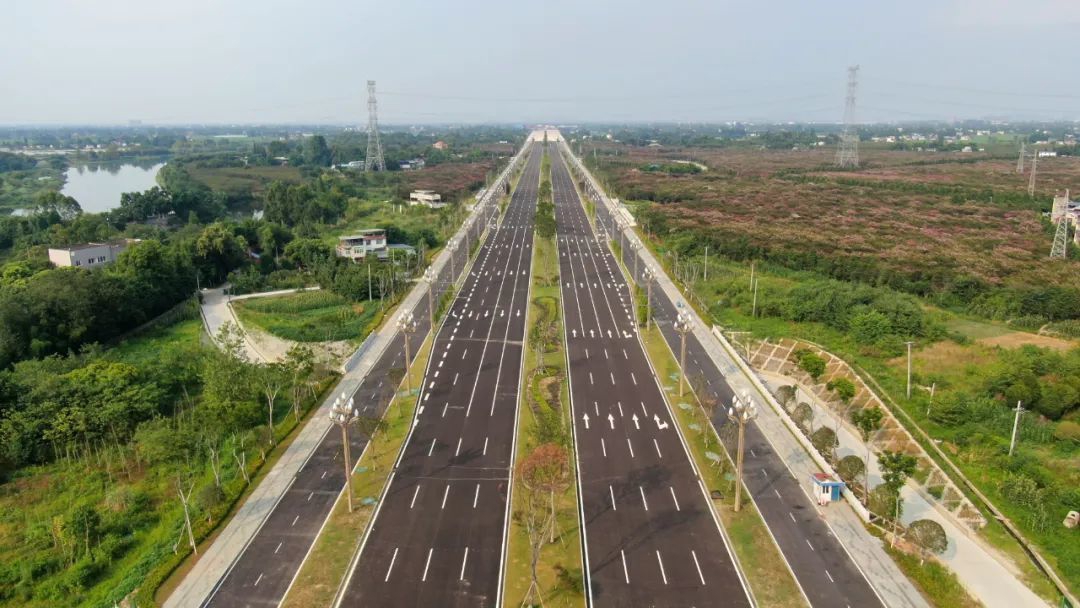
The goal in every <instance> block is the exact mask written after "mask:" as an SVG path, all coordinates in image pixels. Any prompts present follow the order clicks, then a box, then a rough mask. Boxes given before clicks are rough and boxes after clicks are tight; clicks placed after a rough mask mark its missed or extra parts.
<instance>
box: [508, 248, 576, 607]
mask: <svg viewBox="0 0 1080 608" xmlns="http://www.w3.org/2000/svg"><path fill="white" fill-rule="evenodd" d="M533 243H534V254H533V271H532V277H533V284H532V302H530V304H529V309H528V324H527V325H526V335H530V334H531V333H532V332H533V328H534V327H535V326H536V325H537V324H538V323H545V322H546V323H554V327H555V328H556V329H557V331H556V332H555V333H556V335H557V336H558V343H557V345H556V346H555V347H554V348H553V349H551V350H550V351H546V352H544V353H543V362H544V367H545V368H546V369H547V370H553V371H551V372H549V374H546V375H542V376H541V375H537V374H535V373H534V371H535V370H536V369H537V363H538V361H537V351H536V349H535V348H526V350H525V365H524V373H525V378H524V379H523V381H522V385H521V386H522V391H521V394H520V395H519V399H518V407H519V408H520V410H519V411H520V415H519V417H518V430H517V434H518V442H517V453H516V454H515V462H521V460H522V459H523V458H524V457H525V456H526V455H527V454H529V453H530V452H531V451H532V450H533V449H534V448H536V446H537V444H538V443H539V442H538V440H537V437H536V435H537V430H538V427H539V420H538V414H537V411H536V410H534V405H535V407H545V406H540V405H539V404H538V403H535V404H534V401H535V396H536V395H542V398H544V400H545V401H547V402H548V403H549V404H552V401H554V395H553V394H552V393H553V392H555V391H553V390H551V387H552V386H553V384H552V383H553V382H557V383H558V392H557V395H558V403H556V404H552V405H554V406H555V407H556V408H557V410H558V413H559V415H560V416H561V420H562V423H563V425H564V428H568V427H569V425H570V423H571V421H570V419H569V415H570V408H569V405H570V396H569V393H568V391H569V387H568V385H567V383H566V382H565V381H563V380H564V379H565V375H566V357H565V351H564V347H563V344H562V336H563V334H562V316H561V309H560V307H559V305H558V301H559V298H560V289H559V269H558V254H557V252H556V248H555V242H554V240H551V239H543V238H540V237H536V238H535V239H534V241H533ZM568 447H569V448H570V450H571V453H570V454H569V457H570V460H571V462H573V458H574V455H573V452H572V450H573V445H572V443H571V444H570V445H569V446H568ZM570 474H571V476H573V475H574V468H573V467H571V469H570ZM517 482H518V480H517V478H515V488H514V511H515V512H516V511H517V510H519V509H520V508H521V507H522V503H523V500H522V497H521V491H520V489H519V488H520V486H519V485H518V483H517ZM555 501H556V504H555V508H556V512H557V515H556V518H557V531H558V533H557V535H556V541H555V542H554V543H550V544H546V545H544V547H543V548H542V549H541V553H540V560H539V564H538V566H537V578H538V580H539V584H540V595H541V597H542V598H543V602H544V605H545V606H584V605H585V596H584V588H583V586H582V585H583V571H582V557H581V536H580V530H579V521H578V511H577V504H578V496H577V485H576V483H575V480H574V479H571V480H570V484H569V486H568V488H567V490H566V491H565V492H562V493H560V494H558V495H557V496H556V498H555ZM509 523H510V533H509V537H508V544H509V546H508V548H507V556H506V592H505V594H504V598H503V606H505V607H507V608H512V607H517V606H521V605H522V602H523V600H524V599H525V594H526V592H527V591H528V589H529V584H530V582H531V571H530V560H531V557H532V555H531V549H530V547H529V539H528V534H527V532H526V530H525V527H524V526H523V525H522V524H521V523H520V522H519V521H518V518H517V517H514V518H513V520H512V521H511V522H509Z"/></svg>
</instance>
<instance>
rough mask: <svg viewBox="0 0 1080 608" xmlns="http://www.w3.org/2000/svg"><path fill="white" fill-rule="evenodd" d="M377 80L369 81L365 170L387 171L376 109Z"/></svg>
mask: <svg viewBox="0 0 1080 608" xmlns="http://www.w3.org/2000/svg"><path fill="white" fill-rule="evenodd" d="M376 105H377V104H376V102H375V81H374V80H369V81H367V160H365V161H364V170H365V171H386V162H385V161H383V155H382V142H380V141H379V117H378V114H377V111H376Z"/></svg>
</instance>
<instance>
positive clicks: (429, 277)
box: [424, 266, 435, 348]
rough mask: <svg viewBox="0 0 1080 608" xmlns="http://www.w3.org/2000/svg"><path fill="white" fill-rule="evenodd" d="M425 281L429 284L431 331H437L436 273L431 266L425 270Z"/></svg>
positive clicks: (429, 320) (433, 345)
mask: <svg viewBox="0 0 1080 608" xmlns="http://www.w3.org/2000/svg"><path fill="white" fill-rule="evenodd" d="M424 281H425V282H426V283H427V299H428V322H429V323H430V329H431V331H435V291H434V287H435V271H434V270H433V269H432V267H431V266H428V267H427V268H425V269H424ZM431 346H432V348H434V347H435V342H434V341H432V343H431Z"/></svg>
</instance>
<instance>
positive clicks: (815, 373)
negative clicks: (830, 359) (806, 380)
mask: <svg viewBox="0 0 1080 608" xmlns="http://www.w3.org/2000/svg"><path fill="white" fill-rule="evenodd" d="M794 354H795V359H796V360H797V361H798V362H799V368H801V369H802V370H803V371H804V372H806V373H808V374H810V377H811V378H813V379H814V380H817V379H818V378H819V377H821V374H824V373H825V359H822V358H821V357H820V356H819V355H817V354H815V353H812V352H810V351H809V350H806V349H801V350H797V351H795V353H794Z"/></svg>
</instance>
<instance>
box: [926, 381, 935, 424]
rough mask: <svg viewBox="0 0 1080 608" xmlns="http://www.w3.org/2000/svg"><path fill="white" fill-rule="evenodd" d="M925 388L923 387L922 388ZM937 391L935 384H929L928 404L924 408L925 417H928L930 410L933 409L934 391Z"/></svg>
mask: <svg viewBox="0 0 1080 608" xmlns="http://www.w3.org/2000/svg"><path fill="white" fill-rule="evenodd" d="M923 388H924V389H925V388H926V387H925V386H924V387H923ZM935 390H937V382H933V383H931V384H930V404H929V405H927V406H926V417H927V418H929V417H930V410H931V408H933V407H934V391H935Z"/></svg>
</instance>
